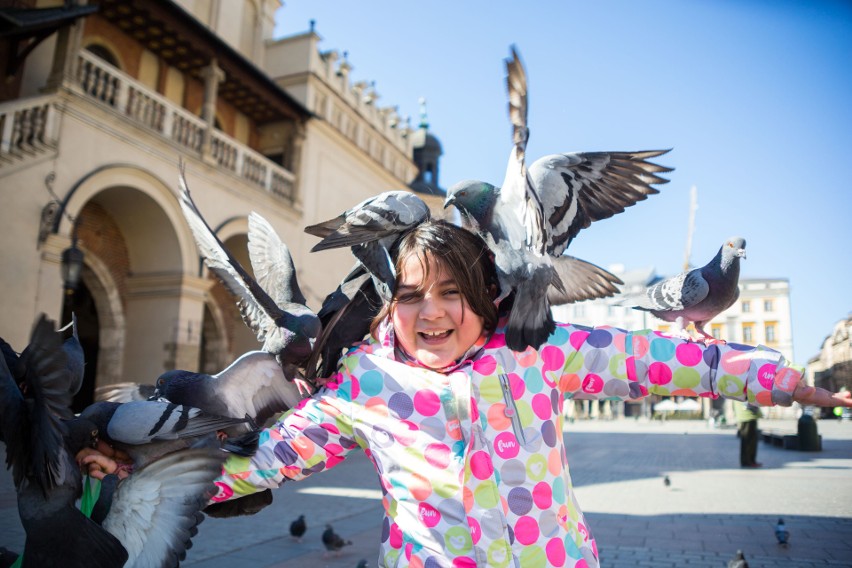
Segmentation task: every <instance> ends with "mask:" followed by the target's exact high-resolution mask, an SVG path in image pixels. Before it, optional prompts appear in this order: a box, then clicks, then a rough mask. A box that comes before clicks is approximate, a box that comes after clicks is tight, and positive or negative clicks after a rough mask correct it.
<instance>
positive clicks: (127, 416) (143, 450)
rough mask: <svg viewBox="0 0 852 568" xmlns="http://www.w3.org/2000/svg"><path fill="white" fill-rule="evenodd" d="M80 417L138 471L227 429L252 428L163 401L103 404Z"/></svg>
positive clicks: (246, 422)
mask: <svg viewBox="0 0 852 568" xmlns="http://www.w3.org/2000/svg"><path fill="white" fill-rule="evenodd" d="M80 417H81V418H85V419H87V420H89V421H90V422H92V423H93V424H95V425H96V426H97V428H98V438H100V439H102V440H103V441H105V442H107V443H108V444H110V445H111V446H113V447H115V448H117V449H119V450H122V451H123V452H125V453H127V454H128V455H129V456H130V457H131V458H132V459H133V465H134V467H136V468H141V467H145V465H147V464H148V463H150V462H153V461H155V460H157V459H159V458H161V457H162V456H164V455H166V454H168V453H171V452H174V451H177V450H179V449H186V448H189V447H191V446H193V445H195V444H198V443H199V442H202V441H210V442H213V441H216V440H217V433H218V432H220V431H222V430H225V429H227V428H234V427H236V426H242V428H244V429H245V430H246V431H250V430H249V429H250V428H251V425H250V424H249V423H250V420H249V419H248V418H243V419H238V418H225V417H221V416H214V415H211V414H207V413H205V412H203V411H201V410H199V409H198V408H192V407H189V406H185V405H179V404H174V403H171V402H168V401H161V400H140V401H134V402H126V403H118V402H108V401H99V402H95V403H93V404H91V405H89V406H88V407H86V408H84V409H83V411H82V412H81V413H80ZM229 441H230V440H229ZM230 447H235V446H233V445H232V446H230ZM256 449H257V444H256V443H253V444H251V447H249V448H247V449H245V450H238V452H234V453H249V454H251V453H253V451H254V450H256Z"/></svg>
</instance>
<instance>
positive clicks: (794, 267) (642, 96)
mask: <svg viewBox="0 0 852 568" xmlns="http://www.w3.org/2000/svg"><path fill="white" fill-rule="evenodd" d="M311 19H314V20H316V31H317V33H318V34H319V35H320V36H321V37H322V38H323V41H322V43H321V44H320V48H321V49H323V50H329V49H338V50H340V51H344V50H346V51H348V52H349V61H350V63H351V64H352V65H353V67H354V69H353V71H352V74H351V78H352V80H353V81H359V80H365V81H376V89H377V91H378V92H379V94H380V96H381V98H380V99H379V101H378V104H379V105H380V106H392V105H398V106H399V107H400V113H401V114H402V115H403V116H405V115H411V117H412V122H413V124H414V125H416V124H417V120H418V113H419V106H418V102H417V101H418V99H419V98H420V97H425V98H426V99H427V105H428V116H429V123H430V131H432V132H433V133H434V134H435V135H436V136H437V137H438V138H439V139H440V140H441V143H442V145H443V149H444V156H443V157H442V159H441V166H440V167H441V171H440V173H439V176H440V177H439V182H440V184H441V185H442V186H443V187H445V188H446V187H449V186H450V185H452V183H454V182H455V181H458V180H461V179H466V178H477V179H482V180H485V181H489V182H491V183H494V184H495V185H499V184H500V183H501V182H502V179H503V174H504V173H505V168H506V160H507V158H508V155H509V149H510V144H511V130H510V126H509V122H508V118H507V113H506V94H505V83H504V67H503V59H504V58H505V57H506V56H507V55H508V53H509V46H510V45H511V44H515V45H517V47H518V49H519V52H520V54H521V57H522V59H523V61H524V64H525V66H526V69H527V76H528V84H529V100H530V109H529V124H530V132H531V134H530V143H529V146H528V150H527V157H528V160H530V161H532V160H535V159H536V158H538V157H540V156H542V155H544V154H550V153H556V152H569V151H599V150H640V149H641V150H644V149H656V148H673V149H672V151H671V152H670V153H669V154H667V155H666V156H664V157H663V158H662V159H659V160H658V161H659V162H660V163H662V164H665V165H668V166H671V167H674V168H675V171H674V172H672V173H671V174H670V175H669V177H670V179H671V182H670V183H668V184H666V185H664V186H661V187H660V189H661V192H660V194H659V195H655V196H652V197H651V198H649V199H648V200H647V201H644V202H642V203H639V204H638V205H636V206H634V207H632V208H630V209H628V210H627V211H625V212H624V213H622V214H620V215H617V216H615V217H613V218H612V219H608V220H605V221H600V222H598V223H595V224H593V225H592V227H590V228H589V229H586V230H584V231H583V232H582V233H581V234H580V235H579V236H578V237H577V239H576V240H575V242H574V243H573V244H572V245H571V248H570V249H569V252H570V253H571V254H573V255H575V256H579V257H581V258H584V259H586V260H589V261H591V262H594V263H596V264H599V265H601V266H608V265H610V264H613V263H622V264H624V265H625V266H626V267H627V268H628V269H630V268H639V267H647V266H654V267H655V268H656V269H657V271H658V272H659V273H660V274H666V275H670V274H674V273H676V272H680V271H681V269H682V266H683V261H684V252H685V246H686V236H687V227H688V211H689V194H690V187H691V186H693V185H694V186H696V187H697V188H698V210H697V212H696V223H695V233H694V237H693V246H692V255H691V261H692V263H693V264H694V265H702V264H704V263H706V262H707V261H708V260H709V259H710V258H711V257H712V256H713V255H714V254H715V253H716V251H717V250H718V248H719V246H720V245H721V244H722V241H723V240H725V239H726V238H728V237H730V236H734V235H740V236H743V237H745V238H746V239H747V241H748V259H747V260H746V261H744V263H743V265H742V273H741V277H742V278H764V277H767V278H787V279H789V281H790V285H791V289H792V293H791V299H792V312H793V314H792V315H793V339H794V349H795V353H794V357H795V359H796V360H797V361H798V362H800V363H804V362H805V361H806V360H807V359H808V358H810V357H812V356H814V355H816V354H817V353H818V351H819V348H820V345H821V343H822V340H823V339H824V338H825V336H826V335H828V334H829V333H830V332H831V330H832V327H833V325H834V324H835V323H836V322H837V321H838V320H840V319H841V318H844V317H846V315H847V314H848V313H849V312H850V311H852V251H850V244H852V230H850V225H851V224H852V219H851V218H852V191H850V190H852V182H850V179H852V176H851V175H850V167H849V166H850V164H852V3H849V2H844V1H840V0H836V1H828V0H826V1H820V0H814V1H810V2H808V1H800V2H796V1H792V0H753V1H748V0H742V1H734V0H691V1H674V0H671V1H666V0H649V1H646V2H636V1H632V0H613V1H600V2H576V1H568V0H563V1H558V2H557V1H549V2H544V1H531V2H523V3H521V2H510V1H505V0H497V1H494V0H491V1H485V0H467V1H464V2H459V1H450V0H433V1H431V2H418V3H414V2H403V1H399V0H397V1H391V0H381V1H379V0H376V1H363V2H352V1H349V2H344V1H341V0H337V1H332V0H286V4H285V7H284V8H282V9H281V10H279V12H278V14H277V27H276V37H283V36H286V35H291V34H295V33H301V32H304V31H306V30H307V29H308V26H309V23H308V22H309V20H311ZM385 189H389V188H377V192H378V191H382V190H385Z"/></svg>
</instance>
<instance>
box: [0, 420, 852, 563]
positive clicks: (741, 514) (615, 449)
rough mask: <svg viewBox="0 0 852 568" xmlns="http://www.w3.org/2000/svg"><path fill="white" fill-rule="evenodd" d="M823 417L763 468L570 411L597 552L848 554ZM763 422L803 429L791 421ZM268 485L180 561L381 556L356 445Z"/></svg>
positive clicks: (840, 450)
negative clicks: (806, 438) (808, 441)
mask: <svg viewBox="0 0 852 568" xmlns="http://www.w3.org/2000/svg"><path fill="white" fill-rule="evenodd" d="M818 424H819V433H820V434H821V435H822V437H823V450H822V451H821V452H798V451H793V450H784V449H781V448H779V447H775V446H770V445H768V444H766V443H761V444H760V446H759V448H758V459H759V460H760V461H761V462H763V464H764V467H763V468H762V469H756V470H743V469H740V468H739V440H738V439H737V438H736V436H735V432H734V430H733V429H723V430H719V429H711V428H709V427H708V426H707V424H706V423H704V422H698V421H674V420H672V421H668V422H664V423H661V422H648V421H633V420H629V419H627V420H614V421H608V422H606V421H578V422H575V423H572V424H567V425H566V429H565V439H566V444H567V446H568V458H569V461H570V465H571V472H572V477H573V479H574V486H575V488H576V490H577V494H578V498H579V500H580V504H581V506H582V507H583V509H584V511H585V512H586V516H587V518H588V520H589V523H590V524H591V528H592V531H593V533H594V535H595V538H596V539H597V542H598V547H599V550H600V556H601V562H602V565H603V566H605V567H611V568H627V567H629V568H637V567H644V566H648V567H650V566H653V567H659V568H674V567H681V566H686V567H689V568H724V567H725V566H726V565H727V561H728V560H729V559H730V558H732V557H733V555H734V553H735V552H736V550H738V549H741V550H743V551H744V553H745V556H746V558H747V560H748V562H749V566H751V567H752V568H769V567H773V568H776V567H779V568H812V567H816V566H834V567H839V566H848V567H852V423H849V422H846V423H841V422H836V421H820V422H819V423H818ZM760 426H761V427H762V428H780V429H784V430H795V429H796V422H795V421H794V420H789V421H773V420H761V422H760ZM665 475H668V476H669V478H670V480H671V485H670V486H668V487H666V486H665V484H664V483H663V476H665ZM274 495H275V500H274V502H273V504H272V505H271V506H269V507H267V508H266V509H264V510H263V511H261V512H260V513H258V514H257V515H254V516H252V517H241V518H237V519H212V518H208V519H207V520H205V521H204V523H203V524H202V525H201V526H200V532H199V534H198V536H196V537H195V539H193V548H192V549H191V550H190V551H189V553H188V555H187V558H186V561H185V562H183V563H182V566H186V567H192V568H225V567H234V566H252V567H253V568H295V567H323V566H325V567H330V568H331V567H333V568H337V567H340V568H345V567H349V568H352V567H354V566H356V565H357V563H358V561H359V560H361V559H366V560H367V561H368V565H370V566H374V565H375V563H376V556H377V542H378V536H379V527H380V523H381V518H382V511H381V503H380V498H379V495H380V493H379V489H378V482H377V480H376V476H375V473H374V472H373V469H372V466H371V465H370V463H369V461H368V460H367V459H366V458H365V457H364V456H363V455H362V454H356V455H354V456H352V457H351V458H350V459H349V460H347V463H344V464H342V465H341V466H339V467H337V468H335V469H333V470H331V471H329V472H326V473H324V474H321V475H317V476H314V477H312V478H310V479H308V480H306V481H304V482H300V483H292V484H289V485H286V486H285V487H283V488H281V489H279V490H277V491H275V492H274ZM299 514H304V515H305V516H306V518H307V522H308V525H309V528H308V531H307V534H306V535H305V537H304V538H303V540H302V542H296V541H294V540H293V539H291V538H290V536H289V534H288V527H289V525H290V522H291V521H292V520H293V519H295V518H296V516H298V515H299ZM779 517H783V518H784V520H785V523H786V525H787V527H788V529H789V531H790V546H789V547H788V548H781V547H779V546H778V544H777V543H776V541H775V536H774V526H775V523H776V522H777V520H778V518H779ZM326 523H332V524H333V526H334V528H335V530H336V531H337V532H338V533H340V534H341V535H343V536H344V537H345V538H348V539H350V540H352V541H353V544H352V545H351V546H348V547H346V548H345V549H344V552H343V553H341V554H340V555H339V556H328V555H326V554H325V553H324V551H323V547H322V544H321V542H320V535H321V534H322V529H323V528H324V526H325V524H326ZM0 535H2V536H0V545H2V546H6V547H8V548H10V549H13V550H21V549H22V548H23V540H24V535H23V531H22V529H21V528H20V522H19V521H18V518H17V511H16V505H15V497H14V491H13V489H12V483H11V480H10V478H9V473H8V472H7V471H3V472H2V474H0Z"/></svg>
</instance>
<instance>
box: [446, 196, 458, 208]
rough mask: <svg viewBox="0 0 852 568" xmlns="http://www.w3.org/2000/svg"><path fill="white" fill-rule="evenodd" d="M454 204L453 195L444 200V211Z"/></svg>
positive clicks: (454, 198)
mask: <svg viewBox="0 0 852 568" xmlns="http://www.w3.org/2000/svg"><path fill="white" fill-rule="evenodd" d="M455 202H456V197H455V196H454V195H449V196H447V198H446V199H445V200H444V209H446V208H447V207H449V206H450V205H452V204H454V203H455Z"/></svg>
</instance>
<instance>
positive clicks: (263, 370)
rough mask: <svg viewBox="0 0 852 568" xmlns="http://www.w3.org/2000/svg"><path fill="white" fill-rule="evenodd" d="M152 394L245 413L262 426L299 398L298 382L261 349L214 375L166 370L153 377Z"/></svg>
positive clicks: (219, 412)
mask: <svg viewBox="0 0 852 568" xmlns="http://www.w3.org/2000/svg"><path fill="white" fill-rule="evenodd" d="M293 372H295V370H293ZM155 396H156V397H157V398H164V399H166V400H168V401H170V402H173V403H175V404H184V405H187V406H191V407H194V408H199V409H201V410H203V411H204V412H206V413H208V414H212V415H216V416H224V417H230V418H238V419H242V418H245V417H246V416H248V417H249V418H251V420H252V421H254V423H255V424H257V425H258V426H265V425H266V424H267V423H268V422H269V421H270V420H271V419H273V418H275V417H277V416H278V415H279V414H281V413H283V412H286V411H287V410H289V409H291V408H293V407H294V406H296V405H297V404H298V403H299V401H300V400H302V398H303V395H302V393H301V392H300V390H299V388H298V386H297V385H296V384H294V383H293V382H290V381H288V380H287V379H286V378H285V373H284V371H283V370H282V369H281V366H280V365H279V364H278V362H277V361H276V360H275V357H274V356H273V355H272V354H271V353H267V352H264V351H249V352H248V353H244V354H243V355H241V356H240V357H239V358H238V359H237V360H236V361H234V362H233V363H231V364H230V365H228V367H226V368H225V369H224V370H223V371H221V372H219V373H217V374H216V375H208V374H206V373H196V372H192V371H183V370H174V371H167V372H165V373H163V374H162V375H160V377H159V378H158V379H157V384H156V391H155Z"/></svg>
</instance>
